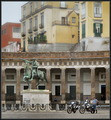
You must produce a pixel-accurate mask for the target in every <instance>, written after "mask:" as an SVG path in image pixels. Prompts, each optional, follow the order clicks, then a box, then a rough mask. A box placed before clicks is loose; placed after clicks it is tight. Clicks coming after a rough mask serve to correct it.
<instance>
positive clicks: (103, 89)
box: [101, 85, 106, 100]
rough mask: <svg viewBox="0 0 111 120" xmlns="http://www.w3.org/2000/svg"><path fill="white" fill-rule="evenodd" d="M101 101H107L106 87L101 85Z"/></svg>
mask: <svg viewBox="0 0 111 120" xmlns="http://www.w3.org/2000/svg"><path fill="white" fill-rule="evenodd" d="M101 100H106V85H101Z"/></svg>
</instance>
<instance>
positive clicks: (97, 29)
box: [93, 23, 103, 37]
mask: <svg viewBox="0 0 111 120" xmlns="http://www.w3.org/2000/svg"><path fill="white" fill-rule="evenodd" d="M102 29H103V24H102V23H94V24H93V32H94V36H95V37H101V34H102Z"/></svg>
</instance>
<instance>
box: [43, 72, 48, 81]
mask: <svg viewBox="0 0 111 120" xmlns="http://www.w3.org/2000/svg"><path fill="white" fill-rule="evenodd" d="M44 80H45V81H46V82H47V83H48V81H47V78H46V74H45V72H44Z"/></svg>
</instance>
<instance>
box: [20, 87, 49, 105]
mask: <svg viewBox="0 0 111 120" xmlns="http://www.w3.org/2000/svg"><path fill="white" fill-rule="evenodd" d="M50 93H51V92H50V91H49V90H37V89H28V90H23V91H22V95H23V104H31V105H32V104H34V105H35V104H40V105H42V104H44V105H46V104H49V103H50V101H49V95H50Z"/></svg>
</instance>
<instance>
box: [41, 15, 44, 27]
mask: <svg viewBox="0 0 111 120" xmlns="http://www.w3.org/2000/svg"><path fill="white" fill-rule="evenodd" d="M41 25H42V27H44V13H41Z"/></svg>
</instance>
